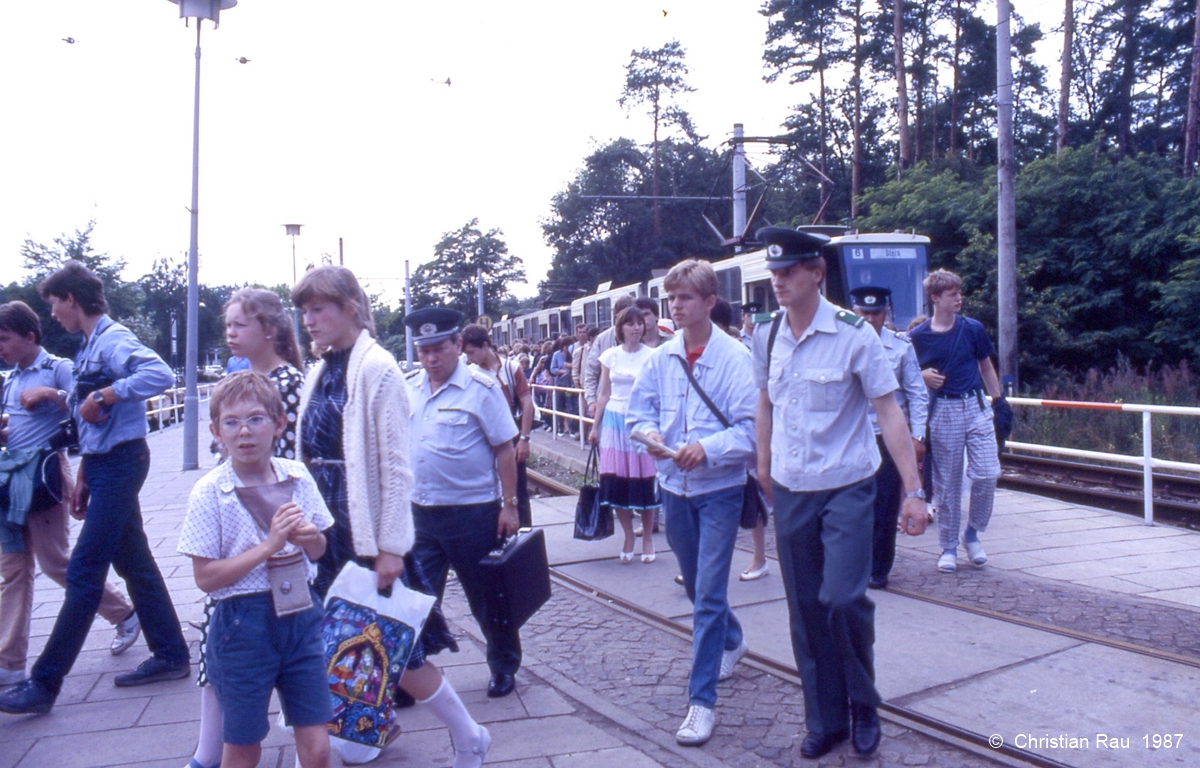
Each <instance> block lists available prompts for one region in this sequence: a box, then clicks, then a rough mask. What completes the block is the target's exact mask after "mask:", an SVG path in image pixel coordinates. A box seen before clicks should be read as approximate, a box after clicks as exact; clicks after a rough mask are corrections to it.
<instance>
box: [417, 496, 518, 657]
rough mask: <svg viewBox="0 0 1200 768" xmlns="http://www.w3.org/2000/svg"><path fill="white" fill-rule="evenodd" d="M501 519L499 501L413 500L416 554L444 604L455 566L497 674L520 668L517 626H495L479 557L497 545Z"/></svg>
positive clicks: (481, 557)
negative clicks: (452, 502) (448, 577)
mask: <svg viewBox="0 0 1200 768" xmlns="http://www.w3.org/2000/svg"><path fill="white" fill-rule="evenodd" d="M499 517H500V502H498V501H493V502H489V503H486V504H462V505H454V506H428V507H427V506H422V505H420V504H413V525H414V527H415V528H416V534H417V536H416V543H414V544H413V550H412V553H413V557H415V558H417V560H419V561H420V563H421V569H422V570H423V571H425V575H426V577H428V578H429V583H430V585H431V586H432V587H433V589H434V594H436V595H437V598H438V604H439V605H440V604H441V600H442V595H443V594H445V592H446V575H447V572H448V571H449V570H450V569H451V568H453V569H454V572H455V573H456V574H458V581H459V583H460V584H462V588H463V592H464V593H465V594H466V596H467V604H468V605H469V606H470V608H471V615H472V616H474V617H475V621H477V622H479V628H480V629H481V630H483V636H484V638H486V639H487V663H488V669H489V670H491V673H492V674H493V675H499V674H507V675H515V674H516V673H517V670H518V669H520V668H521V635H520V630H519V628H517V627H510V628H506V629H503V630H500V631H499V632H497V631H495V630H493V628H492V626H491V622H489V620H488V610H487V599H486V596H485V595H486V593H485V591H484V584H485V580H486V576H485V574H484V571H483V569H482V568H480V567H479V561H480V560H483V558H484V557H486V556H487V553H488V552H491V551H492V550H493V549H495V547H496V545H497V543H498V540H497V538H496V521H497V520H498V519H499Z"/></svg>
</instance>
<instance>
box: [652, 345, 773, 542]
mask: <svg viewBox="0 0 1200 768" xmlns="http://www.w3.org/2000/svg"><path fill="white" fill-rule="evenodd" d="M775 328H778V324H776V326H775V327H774V328H772V331H774V330H775ZM768 357H769V354H768ZM675 359H676V360H678V361H679V364H680V365H682V366H683V372H684V373H686V374H687V377H688V381H689V382H691V384H692V388H693V389H695V390H696V394H697V395H700V399H701V400H703V401H704V404H705V405H707V406H708V410H710V411H712V414H713V416H716V417H717V421H719V422H721V426H723V427H725V429H729V426H730V424H729V419H727V418H725V414H723V413H721V412H720V411H718V410H717V406H716V404H715V403H713V401H712V399H711V398H710V397H709V396H708V393H707V392H705V391H704V389H703V388H701V386H700V382H698V381H696V377H695V376H693V375H692V369H691V368H689V367H688V364H687V363H686V362H685V361H684V359H683V358H682V357H677V358H675ZM760 522H761V523H763V524H764V525H765V524H766V522H767V500H766V499H765V498H763V494H762V489H761V488H759V486H758V478H756V477H754V476H753V475H751V474H750V473H749V472H747V473H746V485H745V486H744V487H743V488H742V517H741V519H740V520H738V526H739V527H741V528H745V529H747V530H749V529H752V528H755V527H757V526H758V524H759V523H760Z"/></svg>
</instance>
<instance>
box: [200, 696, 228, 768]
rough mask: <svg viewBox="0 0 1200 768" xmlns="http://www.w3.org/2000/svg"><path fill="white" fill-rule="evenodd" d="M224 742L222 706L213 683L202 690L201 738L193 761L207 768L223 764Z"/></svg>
mask: <svg viewBox="0 0 1200 768" xmlns="http://www.w3.org/2000/svg"><path fill="white" fill-rule="evenodd" d="M223 742H224V737H223V736H222V729H221V704H220V703H219V702H218V701H217V692H216V691H215V690H214V689H213V686H212V683H209V684H208V685H206V686H204V687H202V688H201V689H200V738H199V740H198V741H197V743H196V754H195V755H194V756H193V759H194V760H195V761H196V762H197V763H199V764H200V765H203V766H205V768H211V766H214V765H218V764H219V763H220V762H221V750H222V749H223V748H224V743H223Z"/></svg>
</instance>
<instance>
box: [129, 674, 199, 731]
mask: <svg viewBox="0 0 1200 768" xmlns="http://www.w3.org/2000/svg"><path fill="white" fill-rule="evenodd" d="M191 688H192V689H191V690H190V691H177V692H175V693H162V694H156V695H152V696H150V697H149V700H148V702H147V704H146V709H145V711H144V712H142V716H141V717H140V718H138V723H137V724H138V725H163V724H166V723H187V725H186V726H184V727H185V728H186V729H187V730H188V731H196V730H197V728H196V726H195V725H193V723H195V722H196V721H198V720H199V719H200V686H198V685H196V684H195V681H193V684H192V687H191Z"/></svg>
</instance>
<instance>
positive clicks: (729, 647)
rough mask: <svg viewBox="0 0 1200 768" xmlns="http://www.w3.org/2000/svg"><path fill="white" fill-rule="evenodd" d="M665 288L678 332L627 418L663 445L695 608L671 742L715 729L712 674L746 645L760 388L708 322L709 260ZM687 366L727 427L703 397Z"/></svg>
mask: <svg viewBox="0 0 1200 768" xmlns="http://www.w3.org/2000/svg"><path fill="white" fill-rule="evenodd" d="M663 287H664V288H665V289H666V291H667V300H668V302H669V303H670V307H671V317H672V319H673V320H674V321H675V326H676V328H677V331H676V333H675V335H674V336H673V337H672V338H670V339H669V340H667V341H665V342H664V343H663V344H662V345H661V346H660V347H659V348H658V351H657V352H656V353H655V354H654V356H653V357H651V358H650V359H649V360H648V361H647V362H646V365H645V367H644V368H643V369H642V371H641V373H640V374H639V375H638V377H637V381H635V382H634V385H633V393H632V394H631V395H630V398H629V415H628V423H629V426H630V428H631V429H632V430H633V431H634V432H640V433H644V434H645V435H646V436H647V437H648V438H650V439H651V440H653V441H657V442H659V443H661V444H663V446H665V449H666V450H664V449H661V448H657V447H654V448H650V454H651V455H652V456H654V457H655V458H656V459H657V460H658V483H659V487H660V488H661V489H662V494H663V500H662V501H663V509H664V510H665V512H666V523H667V540H668V541H669V542H670V543H671V549H672V551H673V552H674V553H675V557H676V558H677V559H678V560H679V571H680V573H682V574H683V585H684V588H685V589H686V590H687V595H688V598H689V599H690V600H691V601H692V605H693V606H694V610H695V614H694V620H693V629H692V673H691V677H690V681H689V684H688V689H689V690H688V694H689V702H688V705H689V706H688V714H687V718H686V719H685V720H684V721H683V725H682V726H681V727H680V728H679V731H678V733H676V735H675V739H676V741H678V742H679V743H680V744H684V745H688V746H696V745H700V744H703V743H704V742H706V741H708V739H709V737H710V736H711V735H712V729H713V724H714V720H715V718H714V715H713V706H714V705H715V704H716V702H717V681H718V680H723V679H726V678H728V677H730V676H732V674H733V666H734V665H735V664H736V663H737V662H738V660H739V659H741V658H742V656H744V655H745V654H746V650H747V648H746V641H745V639H744V638H743V636H742V627H741V625H740V624H739V623H738V620H737V618H736V617H735V616H734V615H733V611H732V610H730V608H729V600H728V597H727V595H726V592H727V589H728V584H729V568H730V561H731V559H732V557H733V545H734V541H735V539H736V538H737V532H738V522H739V520H740V519H741V509H742V496H743V491H744V487H745V484H746V465H747V462H749V461H753V459H754V414H755V406H756V401H757V397H758V393H757V392H756V391H755V388H754V381H753V376H752V372H751V367H750V355H749V353H748V351H747V350H746V348H745V347H744V346H743V345H742V344H741V343H740V342H739V341H738V340H737V339H734V338H732V337H730V336H729V335H728V334H726V333H724V332H722V331H720V330H718V329H717V328H716V326H715V325H713V323H712V321H711V320H709V312H710V310H712V307H713V304H715V303H716V300H717V278H716V274H715V273H714V272H713V269H712V266H711V265H710V264H708V263H707V262H703V261H697V260H695V259H688V260H686V261H682V262H680V263H679V264H676V265H675V266H674V267H672V268H671V271H670V272H669V273H667V277H666V280H665V281H664V284H663ZM689 370H690V372H691V374H692V377H694V378H695V380H696V383H697V384H699V386H701V387H703V389H704V391H705V393H706V394H707V395H708V397H709V399H710V400H712V402H713V405H714V406H716V408H717V409H718V410H719V411H720V412H721V414H722V416H723V418H724V422H725V423H727V424H728V425H729V426H725V424H723V423H722V418H721V417H718V416H717V414H715V413H713V410H712V409H711V408H709V407H708V405H706V404H705V402H704V400H703V398H701V396H700V394H699V393H698V392H697V391H696V388H695V386H693V385H692V383H691V381H690V380H689V377H688V371H689ZM672 453H673V457H672Z"/></svg>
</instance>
